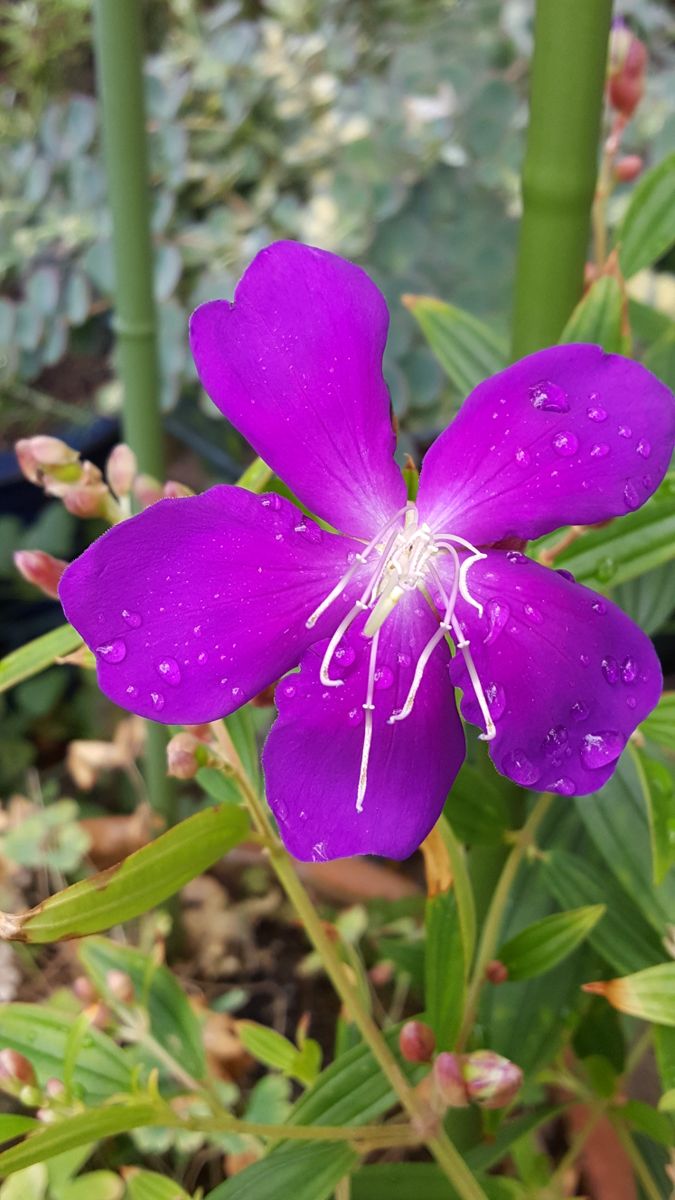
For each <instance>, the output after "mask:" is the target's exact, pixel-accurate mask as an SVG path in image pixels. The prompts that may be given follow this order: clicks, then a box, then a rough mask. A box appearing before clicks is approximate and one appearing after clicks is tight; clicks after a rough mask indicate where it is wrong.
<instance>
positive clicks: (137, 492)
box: [132, 475, 164, 508]
mask: <svg viewBox="0 0 675 1200" xmlns="http://www.w3.org/2000/svg"><path fill="white" fill-rule="evenodd" d="M132 490H133V494H134V497H135V498H136V500H138V503H139V504H140V506H141V508H149V506H150V505H151V504H156V503H157V501H158V500H161V499H162V496H163V494H164V493H163V492H162V485H161V483H159V481H158V480H157V479H153V477H152V475H137V476H136V478H135V479H134V486H133V489H132Z"/></svg>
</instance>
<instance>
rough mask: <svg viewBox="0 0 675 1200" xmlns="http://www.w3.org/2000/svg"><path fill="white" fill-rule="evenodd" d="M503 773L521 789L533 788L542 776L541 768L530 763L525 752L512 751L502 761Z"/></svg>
mask: <svg viewBox="0 0 675 1200" xmlns="http://www.w3.org/2000/svg"><path fill="white" fill-rule="evenodd" d="M502 771H503V773H504V774H505V775H508V777H509V779H513V780H514V781H515V782H516V783H519V784H520V785H521V787H531V786H532V784H534V783H536V782H537V780H538V778H539V776H540V775H541V771H540V770H539V768H538V767H535V765H534V763H532V762H530V760H529V758H528V757H527V755H526V753H525V751H524V750H511V751H510V752H509V753H508V754H507V755H505V756H504V758H503V759H502Z"/></svg>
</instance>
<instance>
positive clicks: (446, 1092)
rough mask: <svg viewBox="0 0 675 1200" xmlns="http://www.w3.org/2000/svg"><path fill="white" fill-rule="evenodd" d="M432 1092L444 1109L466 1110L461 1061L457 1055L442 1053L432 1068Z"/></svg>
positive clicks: (466, 1100) (467, 1101) (467, 1098)
mask: <svg viewBox="0 0 675 1200" xmlns="http://www.w3.org/2000/svg"><path fill="white" fill-rule="evenodd" d="M432 1076H433V1081H434V1090H435V1092H436V1094H437V1096H438V1098H439V1099H440V1101H441V1103H442V1106H443V1107H444V1108H466V1107H467V1105H468V1103H469V1097H468V1095H467V1089H466V1086H465V1083H464V1077H463V1075H462V1060H461V1058H460V1057H459V1056H458V1055H457V1054H448V1053H447V1052H446V1051H443V1052H442V1053H441V1054H439V1055H438V1056H437V1057H436V1059H435V1061H434V1065H433V1068H432Z"/></svg>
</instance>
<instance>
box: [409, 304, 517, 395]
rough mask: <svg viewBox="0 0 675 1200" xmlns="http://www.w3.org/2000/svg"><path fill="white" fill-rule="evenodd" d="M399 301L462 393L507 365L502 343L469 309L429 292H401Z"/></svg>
mask: <svg viewBox="0 0 675 1200" xmlns="http://www.w3.org/2000/svg"><path fill="white" fill-rule="evenodd" d="M403 303H404V304H405V306H406V308H408V309H409V310H410V312H411V313H412V315H413V316H414V318H415V320H416V321H417V323H418V325H419V326H420V329H421V330H422V333H423V334H424V336H425V337H426V339H427V341H428V343H429V345H430V346H431V349H432V350H433V352H434V354H435V355H436V357H437V359H438V361H439V362H440V364H441V366H442V367H443V368H444V370H445V371H446V373H447V374H448V376H449V378H450V379H451V381H452V383H453V384H454V385H455V387H456V388H457V391H458V392H459V393H460V395H461V396H462V397H464V396H468V394H469V392H471V391H472V390H473V389H474V388H475V387H476V386H477V385H478V384H479V383H481V381H482V380H483V379H486V378H487V376H488V375H494V374H495V372H496V371H501V370H502V368H503V367H505V366H506V365H507V363H508V352H507V348H506V345H505V343H504V342H503V341H502V339H501V338H499V337H497V335H496V334H495V333H493V332H492V330H491V329H490V327H489V326H488V325H484V324H483V322H482V321H479V320H477V318H476V317H472V316H471V314H470V313H467V312H464V311H463V310H462V309H461V308H455V306H454V305H453V304H446V303H445V302H444V301H443V300H435V299H434V298H433V297H432V296H404V297H403Z"/></svg>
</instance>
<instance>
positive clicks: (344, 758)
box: [263, 593, 464, 861]
mask: <svg viewBox="0 0 675 1200" xmlns="http://www.w3.org/2000/svg"><path fill="white" fill-rule="evenodd" d="M362 624H363V620H362V619H361V620H360V622H359V624H358V625H353V626H352V628H351V630H350V632H349V634H348V635H347V637H346V638H345V639H343V641H342V643H341V645H340V647H339V650H338V653H337V655H336V658H335V660H334V662H333V665H332V667H331V672H332V673H333V674H334V675H335V676H336V677H341V678H343V680H344V685H343V686H342V687H331V688H327V687H325V685H324V684H322V682H321V680H320V678H319V670H320V665H321V660H322V656H323V652H324V648H325V646H324V645H317V646H313V647H312V649H311V650H309V651H308V653H307V654H306V655H305V657H304V658H303V660H302V669H301V671H300V673H299V674H294V675H288V676H287V677H286V679H285V680H283V681H282V682H281V683H280V684H279V686H278V688H277V693H276V700H277V705H278V709H279V717H278V719H277V721H276V723H275V724H274V725H273V727H272V731H271V733H270V736H269V738H268V741H267V744H266V746H265V750H264V753H263V764H264V767H265V776H266V780H267V795H268V799H269V802H270V805H271V806H272V809H273V811H274V814H275V816H276V819H277V821H278V823H279V829H280V832H281V835H282V837H283V839H284V842H285V844H286V846H287V847H288V849H289V850H290V852H291V853H292V854H294V855H295V857H296V858H299V859H302V860H304V861H309V860H314V861H317V860H322V859H332V858H342V857H347V856H350V855H353V854H383V855H387V856H388V857H390V858H406V857H407V856H408V855H409V854H412V852H413V851H414V850H415V849H416V848H417V847H418V846H419V844H420V842H422V841H423V839H424V838H425V837H426V835H427V834H428V833H429V831H430V829H431V828H432V827H433V825H434V824H435V822H436V821H437V819H438V816H439V814H440V812H441V809H442V807H443V802H444V800H445V798H446V795H447V793H448V790H449V789H450V786H451V784H452V782H453V780H454V778H455V775H456V774H457V771H458V770H459V768H460V766H461V763H462V760H463V758H464V737H463V735H462V728H461V723H460V721H459V717H458V715H457V709H456V706H455V700H454V694H453V689H452V685H451V682H450V675H449V671H448V665H449V657H450V656H449V651H448V648H447V646H446V644H445V642H441V643H440V645H439V646H437V648H436V649H435V650H434V652H433V654H432V655H431V658H430V660H429V662H428V664H427V668H426V672H425V674H424V677H423V680H422V685H421V687H420V690H419V692H418V694H417V698H416V700H415V704H414V706H413V709H412V712H411V713H410V715H409V716H408V717H406V718H405V720H403V721H398V722H396V723H395V724H389V723H388V718H389V717H390V716H391V715H392V713H393V712H395V711H396V710H400V709H401V708H402V707H403V705H404V702H405V699H406V696H407V694H408V689H409V686H410V683H411V680H412V676H413V672H414V669H415V663H416V660H417V658H418V656H419V654H420V651H421V650H422V648H423V647H424V645H425V643H426V642H427V640H428V639H429V638H430V637H431V636H432V635H433V633H434V632H435V630H436V629H437V623H436V622H435V620H434V618H433V616H432V614H431V612H430V611H429V609H428V608H427V606H426V605H425V603H424V601H423V600H422V599H421V597H420V596H419V594H418V593H416V594H415V595H414V596H409V597H407V598H406V599H405V600H402V601H401V602H400V604H399V605H398V607H397V608H396V609H395V611H394V613H393V614H392V615H391V617H389V619H388V620H387V621H386V622H385V624H384V626H383V627H382V630H381V632H380V642H379V647H378V656H377V671H376V675H375V690H374V697H373V699H374V704H375V710H374V714H373V738H372V748H371V753H370V760H369V764H368V783H367V787H366V791H365V795H364V797H363V808H362V811H361V812H359V811H357V807H356V804H357V792H358V781H359V774H360V767H361V755H362V749H363V741H364V725H365V716H364V709H363V704H364V702H365V701H366V696H367V676H368V665H369V656H370V641H369V640H367V639H365V638H364V637H362V636H361V634H360V633H359V632H358V629H359V628H361V627H362Z"/></svg>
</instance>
